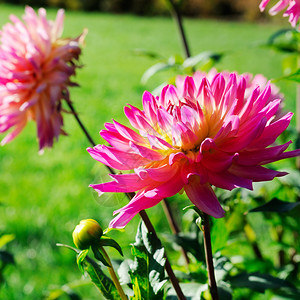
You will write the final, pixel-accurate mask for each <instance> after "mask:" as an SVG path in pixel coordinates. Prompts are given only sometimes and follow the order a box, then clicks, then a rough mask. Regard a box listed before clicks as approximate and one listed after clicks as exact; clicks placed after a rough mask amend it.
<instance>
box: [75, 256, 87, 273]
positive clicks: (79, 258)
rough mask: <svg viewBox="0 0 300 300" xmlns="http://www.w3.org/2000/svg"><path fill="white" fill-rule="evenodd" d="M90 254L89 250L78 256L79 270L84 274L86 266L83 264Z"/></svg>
mask: <svg viewBox="0 0 300 300" xmlns="http://www.w3.org/2000/svg"><path fill="white" fill-rule="evenodd" d="M88 252H89V250H83V251H81V252H80V253H79V254H78V256H77V261H76V262H77V265H78V268H79V270H80V272H81V273H82V274H84V265H83V263H84V260H85V258H86V256H87V254H88Z"/></svg>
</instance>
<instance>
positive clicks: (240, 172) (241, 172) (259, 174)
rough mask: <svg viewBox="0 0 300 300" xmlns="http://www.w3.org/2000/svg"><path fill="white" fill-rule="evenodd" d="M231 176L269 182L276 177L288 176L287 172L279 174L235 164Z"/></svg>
mask: <svg viewBox="0 0 300 300" xmlns="http://www.w3.org/2000/svg"><path fill="white" fill-rule="evenodd" d="M228 171H229V172H230V173H231V174H234V175H236V176H239V177H243V178H248V179H251V180H252V181H269V180H272V179H274V178H275V177H280V176H284V175H287V174H288V173H286V172H278V171H274V170H270V169H267V168H264V167H262V166H240V165H238V164H233V165H232V166H231V167H230V168H229V170H228Z"/></svg>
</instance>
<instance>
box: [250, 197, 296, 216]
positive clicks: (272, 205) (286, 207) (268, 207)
mask: <svg viewBox="0 0 300 300" xmlns="http://www.w3.org/2000/svg"><path fill="white" fill-rule="evenodd" d="M299 205H300V201H298V202H287V201H281V200H279V199H277V198H274V199H272V200H271V201H269V202H268V203H266V204H264V205H262V206H259V207H256V208H253V209H251V210H249V213H253V212H281V213H282V212H288V211H291V210H293V209H294V208H295V207H297V206H299Z"/></svg>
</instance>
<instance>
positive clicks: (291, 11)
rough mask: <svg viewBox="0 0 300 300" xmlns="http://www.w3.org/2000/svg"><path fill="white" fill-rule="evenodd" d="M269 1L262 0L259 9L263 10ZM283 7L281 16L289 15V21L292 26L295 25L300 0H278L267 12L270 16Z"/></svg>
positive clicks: (299, 9) (298, 14)
mask: <svg viewBox="0 0 300 300" xmlns="http://www.w3.org/2000/svg"><path fill="white" fill-rule="evenodd" d="M269 2H270V0H262V1H261V3H260V5H259V8H260V11H264V10H265V8H266V6H267V5H268V3H269ZM286 8H287V9H286ZM284 9H286V11H285V12H284V14H283V16H284V17H289V22H290V23H291V24H292V26H293V27H296V25H297V22H298V20H299V17H300V0H280V1H278V3H277V4H276V5H274V6H273V7H272V8H271V9H270V10H269V13H270V15H271V16H274V15H276V14H277V13H279V12H280V11H282V10H284Z"/></svg>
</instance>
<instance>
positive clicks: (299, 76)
mask: <svg viewBox="0 0 300 300" xmlns="http://www.w3.org/2000/svg"><path fill="white" fill-rule="evenodd" d="M282 79H285V80H291V81H296V82H300V69H298V70H297V71H296V72H293V73H292V74H289V75H286V76H283V77H280V78H278V79H275V80H272V81H273V82H276V81H279V80H282Z"/></svg>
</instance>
